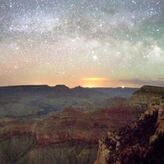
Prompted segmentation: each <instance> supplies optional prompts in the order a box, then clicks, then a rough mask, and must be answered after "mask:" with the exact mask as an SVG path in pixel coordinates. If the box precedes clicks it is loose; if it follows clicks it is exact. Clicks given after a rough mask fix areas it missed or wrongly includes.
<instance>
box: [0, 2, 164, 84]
mask: <svg viewBox="0 0 164 164" xmlns="http://www.w3.org/2000/svg"><path fill="white" fill-rule="evenodd" d="M22 84H23V85H25V84H48V85H51V86H53V85H56V84H66V85H68V86H70V87H74V86H77V85H82V86H87V87H96V86H102V87H106V86H112V87H116V86H130V87H133V86H136V87H139V86H142V85H145V84H148V85H160V86H164V0H0V85H2V86H4V85H22Z"/></svg>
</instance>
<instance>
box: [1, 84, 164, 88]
mask: <svg viewBox="0 0 164 164" xmlns="http://www.w3.org/2000/svg"><path fill="white" fill-rule="evenodd" d="M37 86H45V87H49V88H54V87H58V86H61V87H62V86H65V87H68V88H69V89H74V88H78V87H81V88H85V89H94V88H101V89H106V88H107V89H108V88H113V89H117V88H122V89H129V88H132V89H139V88H142V87H145V86H148V87H161V88H163V87H164V86H159V85H156V86H155V85H148V84H146V85H142V86H139V87H130V86H115V87H112V86H105V87H104V86H97V87H87V86H81V85H77V86H72V87H70V86H68V85H66V84H55V85H48V84H22V85H21V84H20V85H19V84H18V85H0V88H8V87H9V88H10V87H11V88H12V87H37Z"/></svg>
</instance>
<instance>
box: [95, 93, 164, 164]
mask: <svg viewBox="0 0 164 164" xmlns="http://www.w3.org/2000/svg"><path fill="white" fill-rule="evenodd" d="M145 97H146V96H145ZM163 146H164V97H162V96H159V97H158V99H157V97H156V98H155V99H154V100H153V98H151V102H149V105H147V110H146V111H145V112H144V113H143V114H142V115H141V117H140V118H139V120H138V121H137V122H134V123H132V124H131V125H129V126H126V127H124V128H122V129H120V130H119V131H118V132H117V133H116V132H110V133H109V134H108V135H107V136H106V137H104V138H103V139H101V140H100V141H99V150H98V155H97V160H96V162H95V164H139V163H143V164H147V163H148V164H155V163H158V164H160V163H161V164H162V163H163V162H164V147H163Z"/></svg>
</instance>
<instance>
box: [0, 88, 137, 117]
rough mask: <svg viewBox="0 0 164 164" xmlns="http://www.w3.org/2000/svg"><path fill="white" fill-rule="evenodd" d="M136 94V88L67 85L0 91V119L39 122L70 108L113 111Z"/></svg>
mask: <svg viewBox="0 0 164 164" xmlns="http://www.w3.org/2000/svg"><path fill="white" fill-rule="evenodd" d="M135 91H136V88H83V87H80V86H79V87H75V88H68V87H67V86H65V85H57V86H54V87H49V86H47V85H36V86H35V85H31V86H10V87H0V118H4V117H10V118H18V117H19V118H23V117H24V118H25V119H29V118H38V117H44V116H46V115H48V114H49V113H55V112H60V111H62V110H64V109H65V108H68V107H69V108H75V109H80V110H85V111H94V110H97V109H105V108H110V107H112V106H113V104H114V101H115V100H116V101H118V100H119V101H124V102H125V101H126V99H128V98H129V97H130V96H131V95H132V94H133V93H134V92H135ZM120 98H122V100H121V99H120ZM114 99H115V100H114ZM116 101H115V102H116ZM116 104H117V102H116ZM114 105H115V104H114Z"/></svg>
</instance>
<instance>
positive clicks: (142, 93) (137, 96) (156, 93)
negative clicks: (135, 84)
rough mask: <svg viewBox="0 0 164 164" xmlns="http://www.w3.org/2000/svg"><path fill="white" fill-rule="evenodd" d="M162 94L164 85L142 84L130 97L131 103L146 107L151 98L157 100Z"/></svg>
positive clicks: (163, 93)
mask: <svg viewBox="0 0 164 164" xmlns="http://www.w3.org/2000/svg"><path fill="white" fill-rule="evenodd" d="M163 95H164V87H155V86H143V87H141V88H140V89H139V90H137V91H136V92H135V93H134V94H133V95H132V97H131V104H132V105H135V106H136V105H137V106H140V107H142V108H143V107H145V108H147V104H150V103H151V102H152V100H156V99H157V100H158V99H160V98H161V97H162V96H163Z"/></svg>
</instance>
